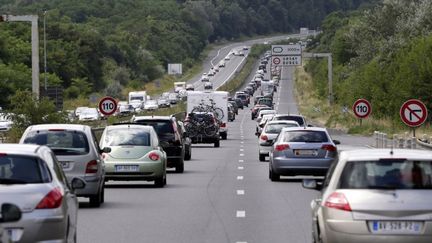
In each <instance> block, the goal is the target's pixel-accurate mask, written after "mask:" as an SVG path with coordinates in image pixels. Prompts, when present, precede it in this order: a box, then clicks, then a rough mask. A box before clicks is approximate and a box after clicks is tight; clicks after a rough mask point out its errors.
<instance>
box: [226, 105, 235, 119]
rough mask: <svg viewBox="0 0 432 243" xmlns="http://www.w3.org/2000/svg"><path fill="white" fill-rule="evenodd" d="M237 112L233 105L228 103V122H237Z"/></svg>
mask: <svg viewBox="0 0 432 243" xmlns="http://www.w3.org/2000/svg"><path fill="white" fill-rule="evenodd" d="M235 116H236V114H235V111H234V107H233V106H232V104H231V103H230V102H228V121H230V122H232V121H234V120H235Z"/></svg>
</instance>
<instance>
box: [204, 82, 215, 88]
mask: <svg viewBox="0 0 432 243" xmlns="http://www.w3.org/2000/svg"><path fill="white" fill-rule="evenodd" d="M212 89H213V84H212V83H211V82H205V83H204V90H212Z"/></svg>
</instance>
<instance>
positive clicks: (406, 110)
mask: <svg viewBox="0 0 432 243" xmlns="http://www.w3.org/2000/svg"><path fill="white" fill-rule="evenodd" d="M399 114H400V117H401V119H402V121H403V122H404V123H405V124H406V125H408V126H410V127H418V126H420V125H421V124H423V123H424V122H425V121H426V118H427V116H428V111H427V108H426V105H425V104H423V102H421V101H420V100H416V99H411V100H408V101H406V102H405V103H404V104H403V105H402V107H401V109H400V112H399Z"/></svg>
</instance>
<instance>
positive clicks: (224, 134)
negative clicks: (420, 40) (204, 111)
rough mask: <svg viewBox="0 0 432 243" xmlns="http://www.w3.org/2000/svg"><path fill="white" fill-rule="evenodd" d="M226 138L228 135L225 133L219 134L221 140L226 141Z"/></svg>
mask: <svg viewBox="0 0 432 243" xmlns="http://www.w3.org/2000/svg"><path fill="white" fill-rule="evenodd" d="M227 137H228V134H227V133H226V132H224V133H221V138H222V140H226V139H227ZM218 147H219V146H218Z"/></svg>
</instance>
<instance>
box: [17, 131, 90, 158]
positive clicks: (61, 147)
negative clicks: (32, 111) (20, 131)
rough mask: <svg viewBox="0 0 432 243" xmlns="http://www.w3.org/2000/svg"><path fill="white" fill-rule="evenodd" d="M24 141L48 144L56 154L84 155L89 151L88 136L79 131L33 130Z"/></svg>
mask: <svg viewBox="0 0 432 243" xmlns="http://www.w3.org/2000/svg"><path fill="white" fill-rule="evenodd" d="M24 143H30V144H38V145H46V146H48V147H50V148H51V150H53V152H54V153H55V154H56V155H83V154H88V153H89V143H88V140H87V136H86V135H85V134H84V133H83V132H79V131H72V130H70V131H68V130H45V131H31V132H29V133H28V134H27V136H26V138H25V139H24Z"/></svg>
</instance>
